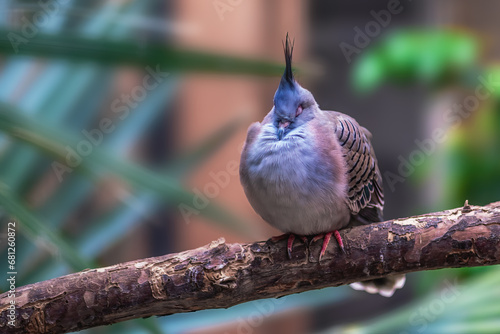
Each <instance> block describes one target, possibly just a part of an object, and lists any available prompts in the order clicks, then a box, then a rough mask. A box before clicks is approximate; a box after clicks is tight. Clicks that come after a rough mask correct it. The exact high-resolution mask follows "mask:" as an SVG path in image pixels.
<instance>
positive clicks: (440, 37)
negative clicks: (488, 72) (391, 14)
mask: <svg viewBox="0 0 500 334" xmlns="http://www.w3.org/2000/svg"><path fill="white" fill-rule="evenodd" d="M478 53H479V42H478V40H477V39H476V38H475V37H474V36H472V35H471V34H468V33H465V32H462V31H455V30H438V31H436V30H407V31H397V32H395V33H393V34H390V35H388V37H386V38H385V39H383V40H382V41H381V42H380V43H379V44H377V45H375V46H374V47H372V48H370V49H368V50H364V51H363V53H362V54H361V56H360V58H359V59H358V60H357V62H356V63H355V66H354V69H353V72H352V82H353V85H354V87H355V88H356V89H357V90H358V91H359V92H369V91H371V90H373V89H374V88H375V87H377V86H379V85H380V84H382V83H383V82H385V81H387V82H394V83H408V82H410V83H413V82H415V81H422V82H424V83H425V84H428V85H443V84H445V83H449V82H451V81H452V80H454V79H455V80H456V78H462V77H464V76H465V74H467V71H470V68H471V67H472V66H473V65H474V62H476V61H477V59H478Z"/></svg>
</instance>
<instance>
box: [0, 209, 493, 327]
mask: <svg viewBox="0 0 500 334" xmlns="http://www.w3.org/2000/svg"><path fill="white" fill-rule="evenodd" d="M340 233H341V235H342V238H343V240H344V244H345V250H346V254H345V255H344V254H343V253H342V252H341V251H340V250H339V248H338V245H337V244H336V243H335V242H331V243H330V246H329V247H328V250H327V253H326V254H325V256H324V257H323V259H322V260H321V263H318V256H319V251H320V246H321V242H317V243H315V244H313V245H312V246H311V247H309V248H308V247H306V246H305V245H304V244H303V243H302V242H301V241H296V244H295V247H294V249H293V253H292V259H289V258H288V256H287V253H286V240H282V241H279V242H272V241H269V240H268V241H261V242H255V243H251V244H226V243H225V242H224V240H223V239H220V240H218V241H215V242H212V243H211V244H210V245H207V246H205V247H201V248H197V249H193V250H188V251H185V252H182V253H177V254H169V255H165V256H160V257H155V258H149V259H142V260H137V261H131V262H127V263H121V264H117V265H114V266H110V267H106V268H100V269H89V270H84V271H82V272H78V273H74V274H70V275H66V276H62V277H58V278H54V279H51V280H47V281H44V282H39V283H35V284H31V285H27V286H24V287H20V288H18V289H17V290H16V311H15V317H16V319H15V327H10V326H8V321H9V318H8V315H9V313H8V312H9V310H8V309H7V308H8V306H9V304H8V303H9V300H10V299H9V298H8V296H7V294H6V293H4V294H2V295H0V332H2V333H66V332H71V331H78V330H82V329H85V328H90V327H95V326H100V325H105V324H111V323H116V322H120V321H124V320H128V319H134V318H140V317H149V316H152V315H168V314H173V313H180V312H190V311H196V310H202V309H209V308H226V307H230V306H233V305H236V304H239V303H243V302H246V301H250V300H254V299H260V298H269V297H280V296H284V295H288V294H292V293H297V292H302V291H306V290H312V289H319V288H324V287H329V286H339V285H343V284H348V283H352V282H356V281H362V280H366V279H373V278H377V277H382V276H386V275H388V274H395V273H407V272H412V271H420V270H430V269H439V268H456V267H473V266H484V265H493V264H499V263H500V247H498V245H499V240H500V202H496V203H492V204H489V205H487V206H484V207H479V206H469V205H466V206H464V207H463V208H458V209H454V210H447V211H442V212H437V213H430V214H425V215H421V216H415V217H410V218H404V219H397V220H391V221H386V222H382V223H378V224H372V225H366V226H358V227H354V228H349V229H345V230H342V231H341V232H340ZM298 240H300V239H298Z"/></svg>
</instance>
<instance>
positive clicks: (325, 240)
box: [311, 230, 345, 261]
mask: <svg viewBox="0 0 500 334" xmlns="http://www.w3.org/2000/svg"><path fill="white" fill-rule="evenodd" d="M332 234H333V235H335V239H337V242H338V244H339V246H340V249H342V252H343V253H344V254H345V249H344V242H343V241H342V238H341V237H340V233H339V231H337V230H335V231H333V232H328V233H321V234H318V235H317V236H315V237H314V238H312V240H311V244H312V243H313V242H316V241H318V240H320V239H321V238H323V245H322V246H321V252H320V253H319V261H321V258H322V257H323V255H325V252H326V248H327V247H328V244H329V243H330V239H331V237H332Z"/></svg>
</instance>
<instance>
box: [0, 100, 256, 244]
mask: <svg viewBox="0 0 500 334" xmlns="http://www.w3.org/2000/svg"><path fill="white" fill-rule="evenodd" d="M0 130H2V131H4V132H6V133H7V134H9V135H11V136H12V137H14V138H17V139H19V140H22V141H24V142H26V143H29V144H30V145H33V146H35V147H37V148H39V149H41V150H43V151H45V152H47V153H48V154H50V155H52V156H54V157H56V159H58V160H59V161H61V162H63V161H65V157H66V155H67V154H68V153H67V152H68V151H67V149H66V148H67V147H68V146H69V147H76V146H77V144H78V143H79V141H78V140H77V139H76V138H74V137H73V136H71V135H69V134H67V133H65V132H63V131H61V130H60V129H58V128H53V127H47V126H45V125H43V123H42V122H35V121H34V120H33V119H31V118H28V117H25V116H24V115H23V114H22V112H20V111H18V110H16V109H15V108H13V107H12V106H9V105H6V104H0ZM75 170H77V171H80V172H85V173H86V174H87V175H92V176H93V177H96V178H98V177H100V176H101V175H103V174H110V175H116V176H119V177H120V178H121V179H123V180H125V181H126V182H128V183H129V184H131V185H133V186H135V187H138V188H140V189H143V190H147V191H151V192H153V193H154V194H156V195H157V196H159V197H160V198H162V199H163V200H166V201H169V202H170V203H171V204H173V205H181V204H182V205H185V206H187V207H189V208H190V209H192V212H194V213H196V214H198V213H199V214H201V215H203V216H205V217H207V218H210V219H211V221H213V222H215V223H217V224H220V225H221V226H223V227H225V228H229V229H231V230H233V231H235V232H238V233H240V234H242V235H246V236H255V232H254V231H253V230H252V229H251V228H250V227H249V225H248V224H245V223H243V222H242V221H241V219H238V218H237V217H235V216H234V215H232V214H230V213H229V212H228V211H226V210H223V209H222V208H220V207H219V206H217V205H216V204H214V203H213V202H212V201H206V203H205V205H204V206H203V207H202V208H198V207H197V206H196V205H195V204H194V203H196V201H198V200H199V197H198V196H197V195H195V194H192V193H190V192H188V191H186V190H185V189H183V188H182V186H181V185H180V184H179V182H178V180H177V179H174V178H173V177H172V176H169V175H160V174H156V173H153V172H152V171H149V170H147V169H145V168H142V167H140V166H138V165H135V164H132V163H130V162H126V161H123V160H118V159H115V158H114V157H113V156H112V155H110V154H109V153H107V152H104V151H100V150H99V149H98V148H97V147H94V148H93V151H92V153H91V154H90V155H88V156H86V157H83V158H82V159H81V164H80V165H79V166H78V168H75Z"/></svg>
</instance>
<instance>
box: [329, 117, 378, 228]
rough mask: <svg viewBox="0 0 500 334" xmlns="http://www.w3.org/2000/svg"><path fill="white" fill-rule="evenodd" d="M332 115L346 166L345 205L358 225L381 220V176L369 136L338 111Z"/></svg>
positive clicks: (351, 119)
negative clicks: (357, 221)
mask: <svg viewBox="0 0 500 334" xmlns="http://www.w3.org/2000/svg"><path fill="white" fill-rule="evenodd" d="M335 116H336V117H335V133H336V134H337V138H338V141H339V144H340V146H341V150H342V153H343V156H344V158H345V161H346V167H347V181H348V190H347V196H348V198H347V205H348V206H349V208H350V210H351V213H352V214H353V215H354V216H357V218H361V219H359V220H360V221H361V222H364V223H368V222H376V221H382V210H383V207H384V192H383V189H382V175H381V173H380V170H379V168H378V165H377V158H376V157H375V151H374V149H373V147H372V144H371V142H370V139H371V133H370V132H369V131H368V130H367V129H365V128H364V127H362V126H360V125H359V124H358V123H357V122H356V121H355V120H354V119H353V118H352V117H349V116H347V115H344V114H342V113H338V112H335Z"/></svg>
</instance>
